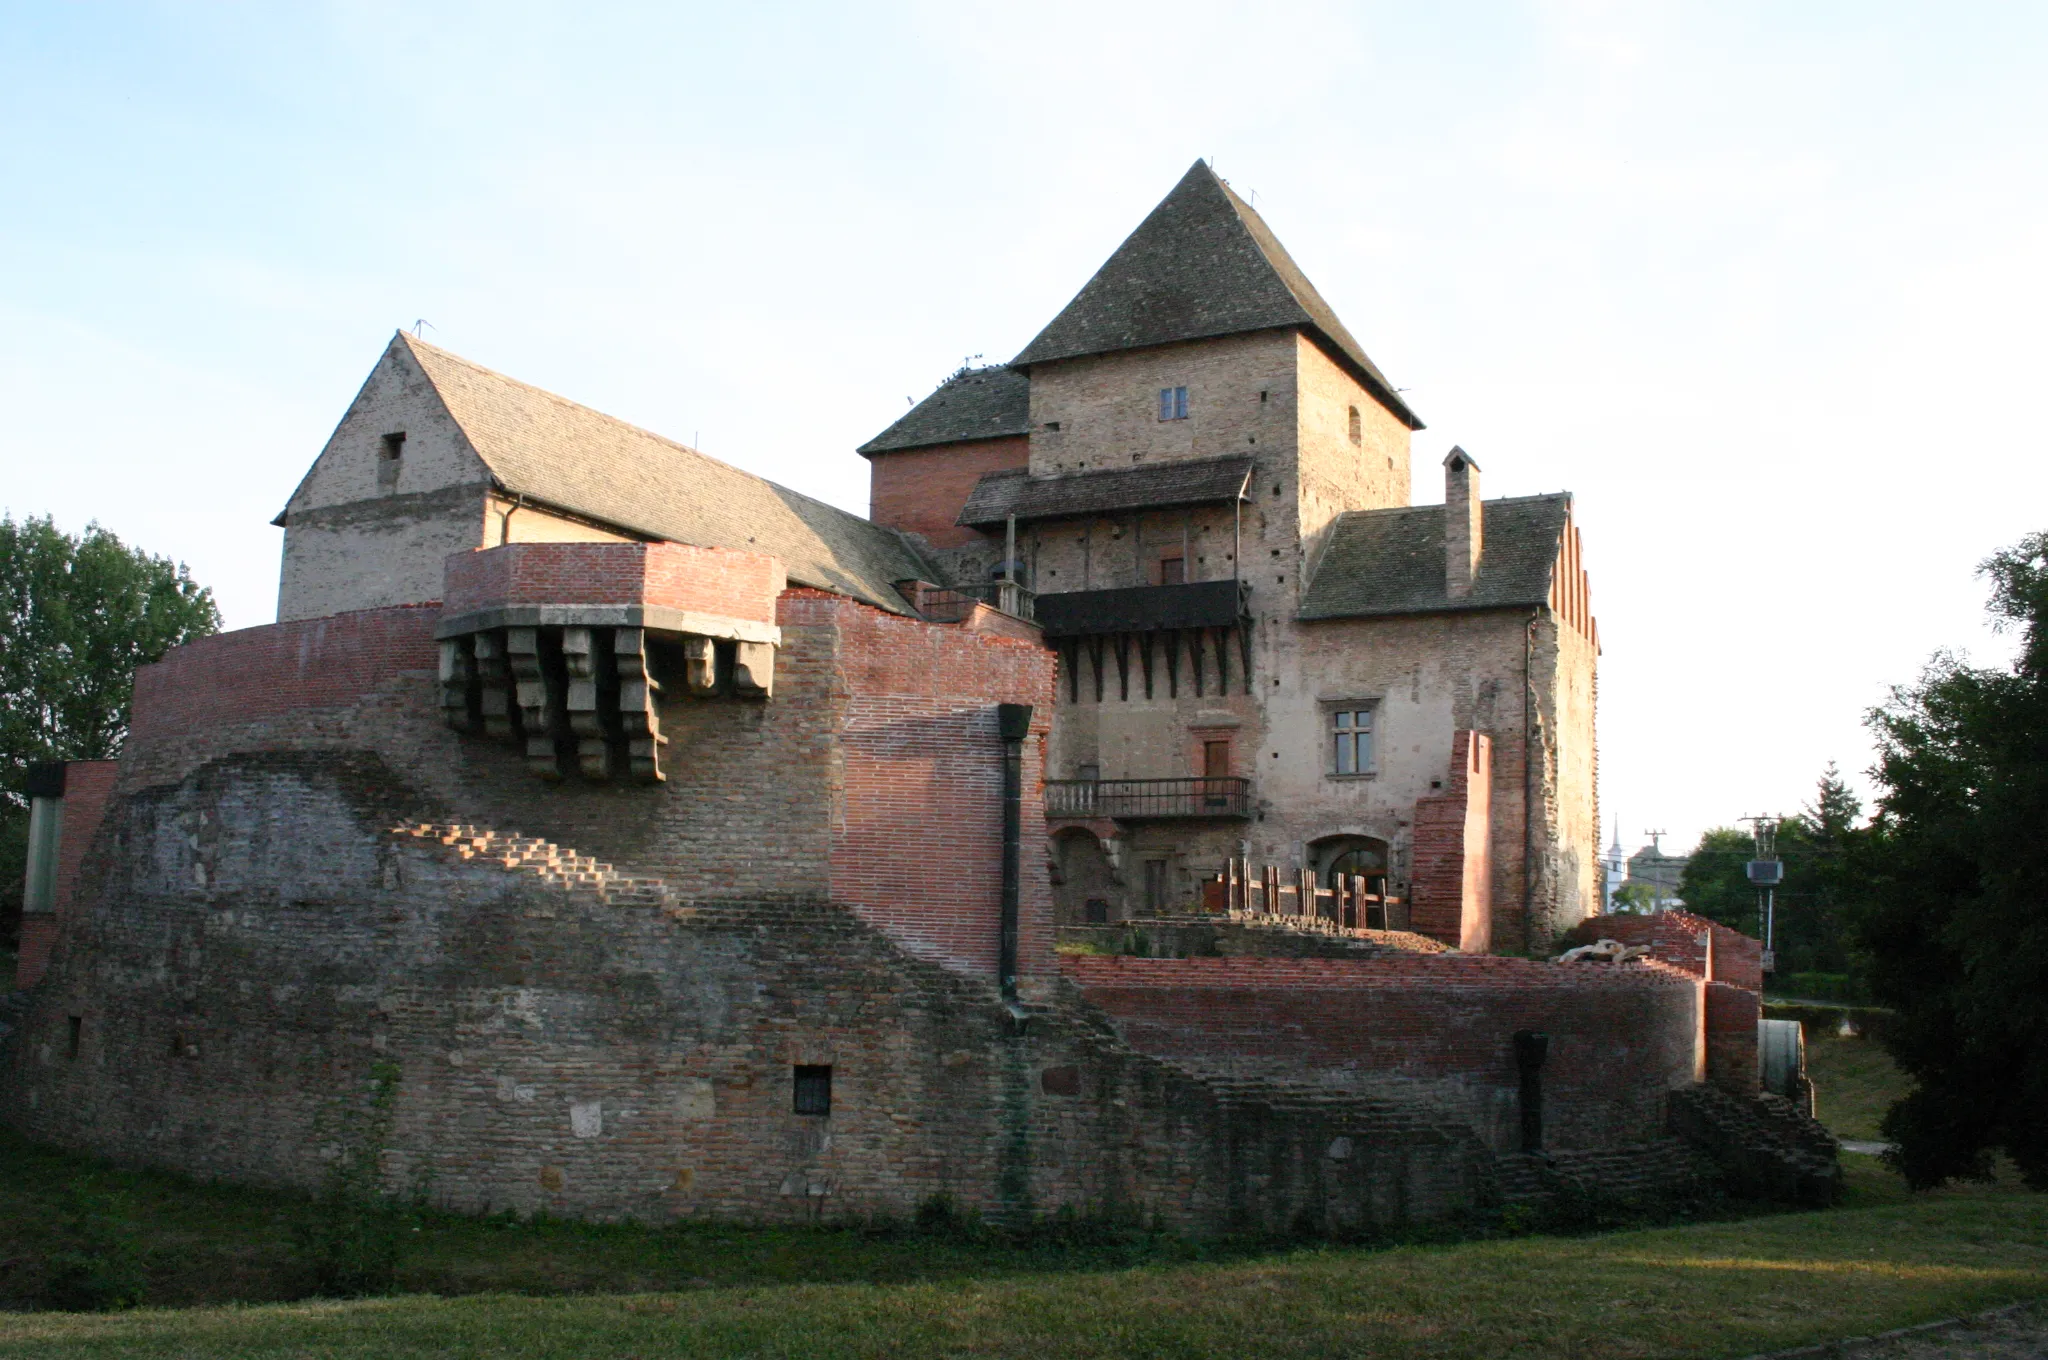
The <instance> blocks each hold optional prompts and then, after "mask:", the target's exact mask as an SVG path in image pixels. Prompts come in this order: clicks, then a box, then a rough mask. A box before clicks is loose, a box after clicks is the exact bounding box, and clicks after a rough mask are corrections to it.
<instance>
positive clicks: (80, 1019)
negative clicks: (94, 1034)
mask: <svg viewBox="0 0 2048 1360" xmlns="http://www.w3.org/2000/svg"><path fill="white" fill-rule="evenodd" d="M84 1039H85V1017H84V1016H82V1015H74V1016H72V1017H71V1027H70V1032H69V1033H68V1034H67V1035H65V1038H64V1056H65V1057H67V1058H70V1059H72V1060H73V1061H76V1060H77V1058H78V1048H79V1045H80V1044H81V1043H82V1042H83V1041H84Z"/></svg>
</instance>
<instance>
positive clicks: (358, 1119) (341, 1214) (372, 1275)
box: [296, 1062, 419, 1298]
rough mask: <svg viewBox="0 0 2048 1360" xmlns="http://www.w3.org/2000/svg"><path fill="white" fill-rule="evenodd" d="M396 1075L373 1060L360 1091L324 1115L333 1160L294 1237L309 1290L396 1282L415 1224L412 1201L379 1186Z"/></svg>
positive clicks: (382, 1288) (371, 1288)
mask: <svg viewBox="0 0 2048 1360" xmlns="http://www.w3.org/2000/svg"><path fill="white" fill-rule="evenodd" d="M399 1079H400V1074H399V1069H398V1065H397V1064H396V1063H388V1062H380V1063H377V1064H375V1065H373V1066H372V1067H371V1068H370V1077H369V1080H368V1082H367V1083H366V1084H365V1089H364V1090H363V1091H362V1092H361V1093H360V1094H359V1095H358V1096H357V1097H356V1098H355V1099H353V1100H344V1101H343V1102H342V1103H341V1104H339V1105H338V1106H336V1107H335V1108H333V1109H331V1110H329V1111H328V1113H327V1116H326V1120H325V1122H326V1123H327V1124H328V1126H329V1127H328V1129H327V1130H324V1131H325V1132H329V1133H331V1134H332V1137H333V1143H334V1146H335V1149H336V1151H335V1156H334V1160H333V1161H332V1162H330V1163H329V1164H328V1168H327V1174H326V1176H325V1178H324V1179H323V1181H322V1184H321V1187H320V1193H319V1194H318V1195H316V1196H314V1198H313V1202H312V1204H311V1205H310V1206H309V1208H308V1210H307V1213H306V1215H305V1217H304V1218H303V1219H301V1220H300V1222H299V1225H298V1230H297V1234H296V1236H297V1241H298V1248H299V1255H300V1258H301V1260H303V1261H304V1263H305V1265H306V1266H307V1268H308V1270H309V1271H310V1272H311V1274H312V1277H313V1289H314V1292H315V1293H319V1294H327V1295H336V1296H340V1297H344V1298H354V1297H360V1296H362V1295H366V1294H385V1293H389V1292H390V1291H391V1290H392V1289H393V1288H394V1287H396V1285H397V1283H398V1267H399V1265H400V1263H401V1262H402V1261H403V1259H404V1256H405V1249H406V1247H407V1246H408V1245H409V1243H410V1242H411V1239H412V1237H413V1235H414V1234H415V1233H416V1232H417V1231H418V1229H419V1223H418V1215H417V1214H416V1213H415V1212H414V1208H413V1205H412V1204H411V1203H408V1202H407V1200H406V1199H403V1198H401V1197H399V1196H397V1195H393V1194H390V1193H389V1192H387V1191H386V1190H385V1188H384V1152H385V1145H386V1143H388V1142H389V1141H390V1137H391V1125H392V1117H393V1115H394V1113H395V1106H396V1104H397V1101H398V1085H399Z"/></svg>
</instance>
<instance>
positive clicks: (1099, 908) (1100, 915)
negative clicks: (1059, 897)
mask: <svg viewBox="0 0 2048 1360" xmlns="http://www.w3.org/2000/svg"><path fill="white" fill-rule="evenodd" d="M1082 912H1083V913H1084V914H1085V915H1086V917H1087V920H1088V924H1089V925H1091V926H1106V925H1108V924H1109V899H1108V898H1106V897H1091V898H1089V899H1088V904H1087V906H1085V907H1083V908H1082Z"/></svg>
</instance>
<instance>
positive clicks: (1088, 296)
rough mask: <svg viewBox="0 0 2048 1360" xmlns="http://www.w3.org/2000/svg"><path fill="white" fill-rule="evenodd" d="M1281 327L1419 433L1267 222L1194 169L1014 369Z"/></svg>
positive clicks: (1202, 168)
mask: <svg viewBox="0 0 2048 1360" xmlns="http://www.w3.org/2000/svg"><path fill="white" fill-rule="evenodd" d="M1282 326H1287V327H1298V328H1300V329H1303V330H1306V331H1307V332H1309V334H1311V335H1312V336H1314V337H1315V338H1316V339H1317V340H1318V341H1319V342H1320V343H1321V344H1322V346H1323V348H1324V349H1325V350H1327V351H1329V352H1330V353H1331V354H1332V356H1333V357H1334V358H1336V359H1337V360H1338V362H1339V363H1341V364H1343V365H1344V366H1345V367H1347V368H1350V369H1352V370H1353V372H1354V373H1355V375H1356V376H1357V377H1358V379H1359V380H1360V381H1361V382H1363V383H1364V384H1365V385H1366V387H1367V388H1369V389H1370V390H1371V391H1372V393H1373V395H1374V396H1376V397H1378V398H1379V399H1380V401H1382V402H1383V403H1385V404H1386V406H1387V409H1388V410H1390V411H1392V412H1393V413H1394V414H1395V415H1397V416H1399V417H1400V418H1401V419H1402V420H1404V421H1406V422H1407V424H1408V426H1409V428H1411V429H1416V430H1419V429H1421V428H1422V422H1421V420H1419V419H1418V418H1417V417H1416V415H1415V413H1414V412H1413V411H1411V410H1409V409H1408V405H1407V403H1406V402H1404V401H1402V400H1401V398H1400V395H1399V394H1398V393H1396V392H1395V391H1394V385H1393V384H1392V383H1390V382H1388V381H1387V379H1386V376H1385V375H1384V374H1382V373H1381V372H1380V371H1379V368H1378V367H1377V366H1376V365H1375V364H1374V363H1373V361H1372V360H1371V359H1370V358H1369V357H1368V356H1367V355H1366V352H1365V347H1364V346H1363V345H1360V344H1359V343H1358V340H1357V339H1356V338H1355V337H1354V336H1353V335H1352V334H1351V332H1350V331H1348V330H1346V329H1345V327H1344V323H1343V322H1342V321H1339V320H1338V319H1337V313H1336V312H1335V311H1334V310H1333V309H1332V308H1331V306H1330V304H1329V303H1327V302H1325V301H1323V297H1322V294H1320V293H1318V292H1317V291H1316V289H1315V285H1314V284H1312V283H1310V282H1309V281H1308V276H1307V275H1305V274H1303V273H1302V272H1301V268H1300V266H1298V265H1296V264H1295V263H1294V260H1293V259H1292V258H1291V257H1290V256H1289V255H1288V253H1287V248H1286V247H1285V246H1282V245H1281V244H1280V241H1279V238H1277V237H1275V236H1274V235H1273V231H1272V229H1271V228H1270V227H1268V226H1267V225H1266V223H1265V221H1264V219H1262V218H1261V217H1260V216H1259V215H1258V214H1257V213H1256V212H1254V211H1252V208H1251V205H1250V204H1248V203H1246V202H1245V201H1244V200H1243V199H1241V198H1239V197H1238V196H1237V195H1236V194H1234V193H1232V192H1231V190H1230V186H1229V185H1227V184H1225V183H1224V182H1223V181H1222V180H1220V179H1218V178H1217V177H1216V173H1215V172H1214V171H1213V170H1211V169H1210V168H1209V167H1208V165H1207V164H1205V163H1204V162H1202V161H1196V162H1195V163H1194V166H1193V167H1192V168H1190V169H1189V171H1188V172H1187V174H1185V175H1183V176H1181V180H1180V183H1178V184H1176V185H1174V186H1173V192H1172V193H1169V194H1168V195H1167V196H1166V197H1165V198H1164V199H1162V200H1160V203H1159V206H1158V207H1156V208H1154V209H1153V210H1152V212H1151V215H1150V216H1148V217H1147V218H1146V219H1145V220H1144V221H1143V222H1140V223H1139V224H1138V229H1137V230H1136V231H1134V232H1132V233H1131V234H1130V236H1129V237H1128V238H1126V239H1125V241H1124V243H1123V244H1122V245H1120V246H1118V247H1117V248H1116V253H1115V254H1114V255H1111V256H1110V257H1109V261H1108V263H1106V264H1104V265H1103V266H1102V268H1100V269H1098V270H1096V271H1095V277H1094V278H1092V279H1090V280H1088V283H1087V286H1086V287H1084V288H1082V289H1081V291H1080V292H1079V293H1077V294H1075V296H1074V300H1073V301H1072V302H1069V303H1068V304H1067V305H1066V308H1065V309H1064V310H1063V311H1061V312H1060V314H1059V315H1058V316H1056V317H1054V318H1053V319H1052V324H1051V325H1049V326H1047V327H1046V328H1045V329H1044V330H1042V331H1040V332H1039V333H1038V338H1037V339H1035V340H1033V341H1032V342H1031V343H1030V344H1029V345H1026V346H1025V347H1024V352H1023V353H1021V354H1019V355H1018V356H1017V357H1016V358H1015V359H1013V360H1011V361H1010V362H1011V363H1013V364H1015V365H1017V366H1019V367H1023V366H1026V365H1030V364H1042V363H1050V362H1051V361H1053V360H1055V359H1077V358H1081V357H1082V356H1084V355H1090V354H1108V353H1111V352H1113V351H1115V350H1123V349H1138V348H1141V347H1143V346H1146V345H1167V344H1173V343H1175V342H1177V341H1182V340H1200V339H1205V338H1208V337H1211V336H1218V335H1238V334H1242V333H1243V332H1245V331H1259V330H1270V329H1273V328H1275V327H1282Z"/></svg>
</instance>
